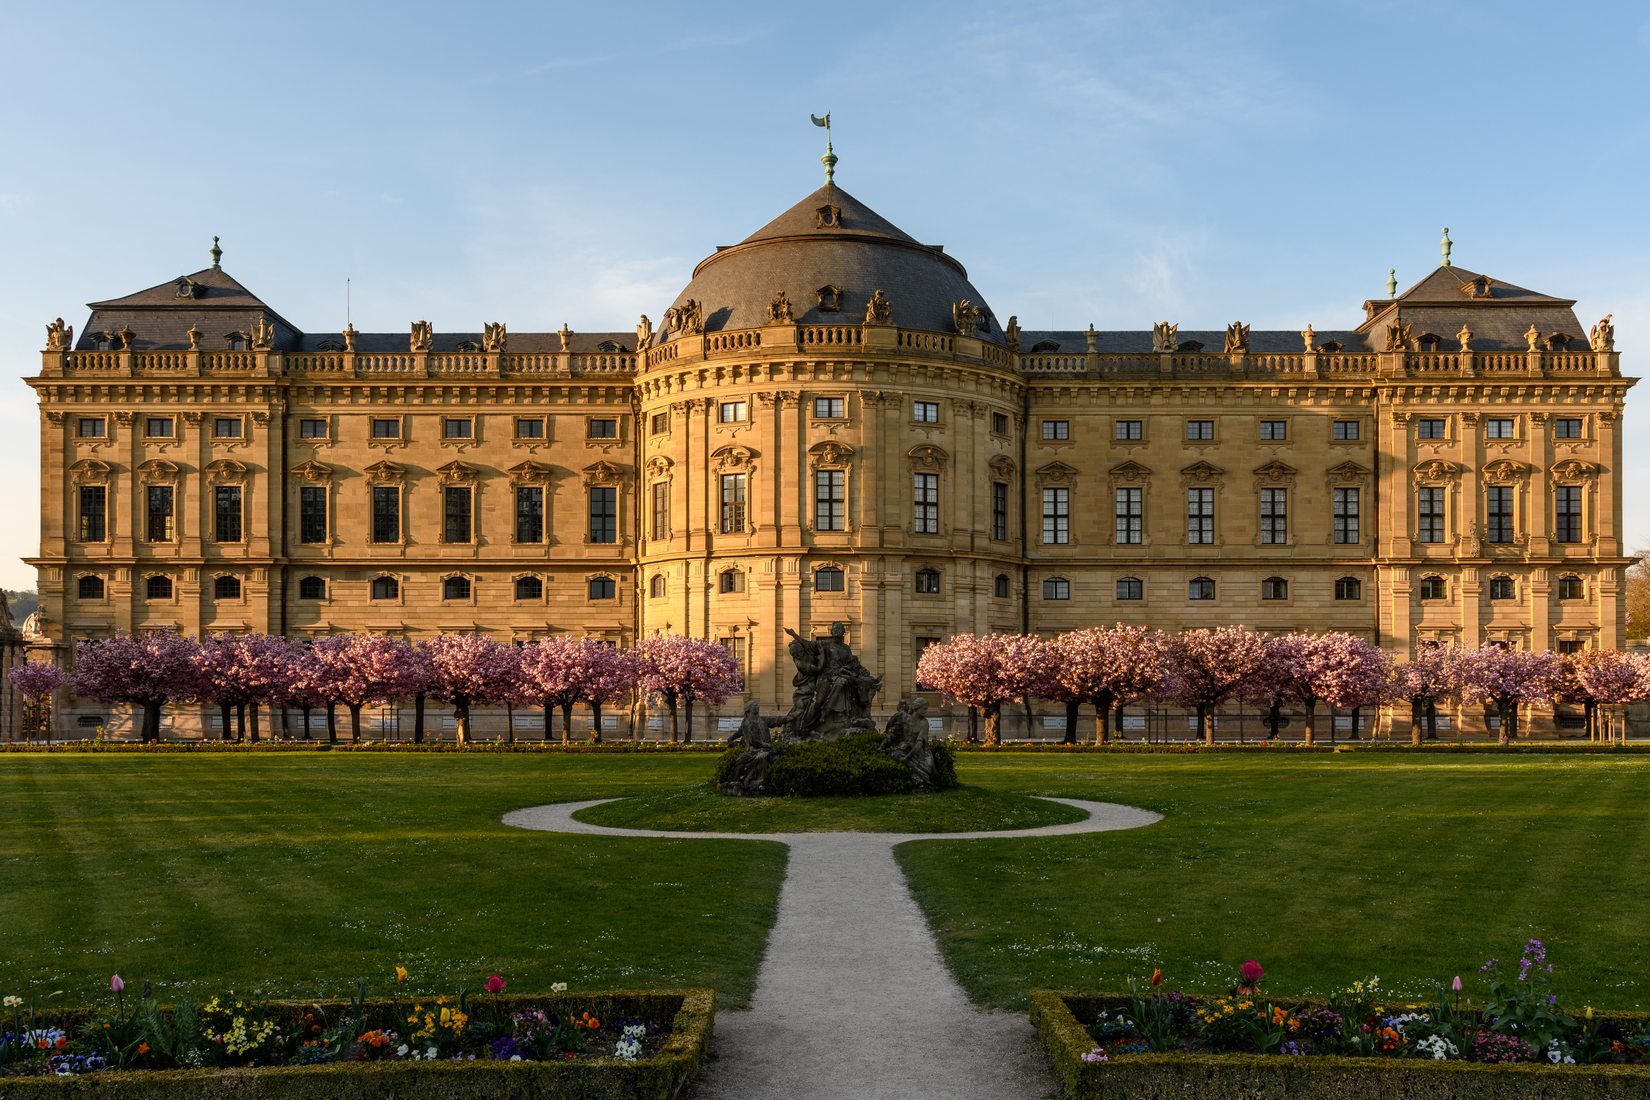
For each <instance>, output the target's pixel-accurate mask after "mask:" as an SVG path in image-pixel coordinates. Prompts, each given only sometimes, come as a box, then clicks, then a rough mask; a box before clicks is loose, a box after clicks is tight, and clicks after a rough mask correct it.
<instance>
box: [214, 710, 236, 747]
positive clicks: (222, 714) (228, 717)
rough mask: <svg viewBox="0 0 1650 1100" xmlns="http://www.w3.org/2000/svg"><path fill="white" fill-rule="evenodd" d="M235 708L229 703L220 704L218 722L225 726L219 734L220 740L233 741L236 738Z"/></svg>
mask: <svg viewBox="0 0 1650 1100" xmlns="http://www.w3.org/2000/svg"><path fill="white" fill-rule="evenodd" d="M233 710H234V708H233V707H231V706H230V705H229V704H228V703H219V704H218V722H219V724H220V725H222V726H223V731H222V732H221V733H220V734H219V735H218V740H220V741H233V740H234V739H235V723H234V722H233V721H232V719H233V717H234V715H233V713H232V712H233Z"/></svg>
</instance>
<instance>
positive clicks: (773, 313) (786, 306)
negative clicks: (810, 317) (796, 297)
mask: <svg viewBox="0 0 1650 1100" xmlns="http://www.w3.org/2000/svg"><path fill="white" fill-rule="evenodd" d="M795 322H796V318H795V317H792V316H791V300H790V299H789V298H787V297H786V296H785V292H784V291H783V290H781V291H779V292H778V293H776V294H775V295H774V296H773V300H772V301H770V302H769V303H768V324H770V325H789V324H794V323H795Z"/></svg>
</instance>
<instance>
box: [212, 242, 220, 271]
mask: <svg viewBox="0 0 1650 1100" xmlns="http://www.w3.org/2000/svg"><path fill="white" fill-rule="evenodd" d="M222 259H223V249H221V248H219V247H218V238H217V237H213V238H212V266H213V267H217V266H218V261H219V260H222Z"/></svg>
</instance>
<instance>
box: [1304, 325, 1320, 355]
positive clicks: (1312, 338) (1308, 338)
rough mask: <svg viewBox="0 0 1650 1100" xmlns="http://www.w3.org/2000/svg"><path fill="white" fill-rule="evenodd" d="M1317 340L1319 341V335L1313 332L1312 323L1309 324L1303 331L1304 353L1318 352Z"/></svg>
mask: <svg viewBox="0 0 1650 1100" xmlns="http://www.w3.org/2000/svg"><path fill="white" fill-rule="evenodd" d="M1317 339H1318V334H1317V333H1315V332H1313V331H1312V326H1311V324H1310V323H1308V324H1307V326H1306V327H1305V328H1303V329H1301V350H1302V351H1314V350H1316V348H1317Z"/></svg>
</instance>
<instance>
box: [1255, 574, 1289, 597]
mask: <svg viewBox="0 0 1650 1100" xmlns="http://www.w3.org/2000/svg"><path fill="white" fill-rule="evenodd" d="M1260 598H1261V599H1263V600H1287V599H1288V598H1289V582H1288V581H1286V580H1284V579H1283V578H1282V577H1267V578H1266V579H1265V580H1263V581H1261V582H1260Z"/></svg>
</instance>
